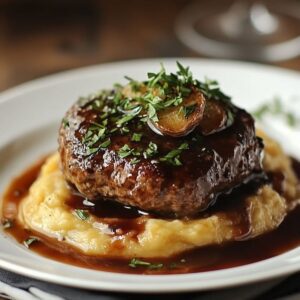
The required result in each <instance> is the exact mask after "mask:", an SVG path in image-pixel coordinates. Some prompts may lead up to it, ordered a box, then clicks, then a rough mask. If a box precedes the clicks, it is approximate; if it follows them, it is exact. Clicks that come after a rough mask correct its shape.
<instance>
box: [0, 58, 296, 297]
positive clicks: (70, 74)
mask: <svg viewBox="0 0 300 300" xmlns="http://www.w3.org/2000/svg"><path fill="white" fill-rule="evenodd" d="M176 60H179V61H184V62H190V63H192V62H197V63H204V64H219V65H226V66H228V65H234V66H235V67H237V68H238V67H242V68H248V69H249V68H250V69H254V68H255V69H256V71H259V70H264V71H274V72H276V73H278V72H280V73H281V74H282V75H283V76H287V75H288V76H297V77H299V79H300V72H298V71H295V70H288V69H283V68H280V67H277V66H266V65H262V64H259V63H250V62H243V61H232V60H223V59H201V58H194V57H181V58H154V59H153V58H148V59H132V60H124V61H117V62H108V63H104V64H97V65H92V66H86V67H81V68H75V69H71V70H67V71H62V72H59V73H55V74H52V75H47V76H44V77H41V78H37V79H34V80H31V81H28V82H25V83H22V84H20V85H17V86H15V87H11V88H9V89H7V90H5V91H2V92H1V93H0V107H1V106H2V105H5V103H6V102H7V101H10V99H13V98H15V97H17V96H20V95H22V94H24V93H28V92H31V91H36V90H38V89H43V88H46V87H49V86H51V85H55V84H58V83H62V82H63V81H70V80H73V79H75V78H78V77H79V76H82V75H83V76H84V75H92V74H94V73H98V72H102V71H103V70H104V69H107V68H119V67H122V66H123V67H124V66H126V65H129V64H133V65H134V66H136V65H140V64H143V63H145V62H146V63H148V64H149V63H153V65H157V64H158V63H159V62H161V61H163V62H165V63H166V64H170V63H174V62H175V61H176ZM293 250H294V249H293ZM293 250H291V251H293ZM291 251H288V252H285V253H283V254H281V255H279V256H276V257H272V258H269V259H267V260H263V261H262V262H265V261H270V260H273V259H278V258H279V257H282V256H284V255H286V254H289V253H290V252H291ZM43 258H44V259H47V260H50V259H48V258H45V257H43ZM262 262H256V263H252V264H250V265H244V266H241V267H236V268H232V269H225V270H219V271H210V272H203V273H192V274H176V275H132V274H120V273H111V272H108V273H109V274H114V275H117V276H126V277H128V278H131V279H132V282H131V283H128V282H125V283H124V282H122V283H120V282H115V281H111V282H106V281H101V279H100V280H99V281H98V280H94V281H88V280H86V281H82V279H75V280H74V278H71V277H69V278H67V279H66V277H65V276H63V275H58V274H50V273H48V272H45V271H38V270H33V271H32V270H31V273H30V274H28V268H26V267H24V266H20V265H19V264H17V263H13V262H9V261H5V260H3V259H1V258H0V267H1V268H3V269H6V270H8V271H12V272H15V273H18V274H21V275H24V276H27V277H31V278H35V279H39V280H43V281H47V282H52V283H56V284H60V285H66V286H70V287H77V288H78V287H80V288H83V287H84V288H85V289H92V290H105V291H120V292H131V293H149V292H151V293H170V292H176V293H177V292H187V291H204V290H209V289H214V290H216V289H221V288H224V287H233V286H238V285H244V284H250V283H255V282H259V281H264V280H270V279H274V278H278V277H281V276H285V275H287V274H290V273H292V272H294V271H297V270H299V269H300V260H299V261H298V262H297V261H296V262H295V263H293V264H287V265H285V266H284V267H281V268H280V267H276V269H275V270H273V271H272V274H269V275H265V273H268V272H269V273H270V271H265V272H259V274H246V275H243V276H241V277H240V278H239V280H238V281H233V280H232V279H230V278H223V279H222V280H223V282H225V283H223V284H221V283H219V284H215V283H214V284H208V285H207V286H200V287H199V285H198V286H197V284H199V283H197V282H196V280H195V279H196V278H193V277H197V275H199V274H204V273H213V272H214V273H215V272H226V271H228V270H233V269H241V268H248V267H249V266H254V265H256V264H261V263H262ZM59 264H62V263H59ZM62 265H63V264H62ZM73 267H74V268H78V267H75V266H73ZM95 272H98V271H95ZM105 273H107V272H105ZM141 276H142V277H143V278H150V279H151V278H155V279H157V280H156V282H154V283H149V282H148V283H147V279H146V281H145V282H144V283H139V285H138V286H137V285H135V284H136V283H135V282H134V279H136V278H137V277H138V278H141ZM174 277H180V278H183V277H185V278H186V277H188V278H189V277H191V282H187V281H185V282H184V285H180V286H179V285H177V286H174V283H173V284H172V283H169V284H168V283H166V282H165V281H166V280H165V279H168V278H170V279H171V278H172V279H173V278H174ZM160 278H165V279H164V280H163V282H161V283H160V282H158V281H159V279H160ZM192 279H194V280H192ZM218 281H221V280H220V279H218ZM83 282H84V286H83ZM158 286H159V290H156V289H155V288H157V287H158Z"/></svg>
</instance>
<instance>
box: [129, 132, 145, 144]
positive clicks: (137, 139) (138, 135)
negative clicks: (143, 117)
mask: <svg viewBox="0 0 300 300" xmlns="http://www.w3.org/2000/svg"><path fill="white" fill-rule="evenodd" d="M142 136H143V134H142V133H134V134H133V135H132V137H131V140H132V141H133V142H140V141H141V139H142Z"/></svg>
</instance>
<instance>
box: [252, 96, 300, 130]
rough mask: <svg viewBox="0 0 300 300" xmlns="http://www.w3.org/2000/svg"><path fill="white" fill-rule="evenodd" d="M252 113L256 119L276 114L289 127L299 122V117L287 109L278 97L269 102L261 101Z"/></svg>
mask: <svg viewBox="0 0 300 300" xmlns="http://www.w3.org/2000/svg"><path fill="white" fill-rule="evenodd" d="M252 115H253V116H254V117H255V118H256V119H258V120H262V119H263V118H264V117H265V116H266V115H273V116H278V117H281V118H283V120H285V122H286V123H287V124H288V125H289V126H290V127H295V126H297V125H299V124H300V118H299V117H297V116H296V115H295V114H294V113H293V112H292V111H290V110H287V109H286V108H285V106H284V105H283V103H282V101H281V100H280V98H278V97H274V99H273V100H272V101H270V102H266V103H263V104H262V105H261V106H259V107H258V108H257V109H256V110H255V111H253V112H252Z"/></svg>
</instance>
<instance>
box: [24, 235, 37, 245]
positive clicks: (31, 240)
mask: <svg viewBox="0 0 300 300" xmlns="http://www.w3.org/2000/svg"><path fill="white" fill-rule="evenodd" d="M38 241H39V239H38V238H37V237H35V236H30V237H29V238H27V239H26V240H25V241H24V242H23V244H24V246H25V247H26V248H29V247H30V246H31V245H32V244H33V243H36V242H38Z"/></svg>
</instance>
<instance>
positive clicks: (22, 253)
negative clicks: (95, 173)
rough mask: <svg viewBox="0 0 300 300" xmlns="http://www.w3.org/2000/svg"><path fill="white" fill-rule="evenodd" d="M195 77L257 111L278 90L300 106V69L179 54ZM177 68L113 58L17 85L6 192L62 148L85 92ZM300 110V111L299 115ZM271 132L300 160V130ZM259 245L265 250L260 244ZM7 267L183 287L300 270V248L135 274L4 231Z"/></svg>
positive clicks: (103, 285)
mask: <svg viewBox="0 0 300 300" xmlns="http://www.w3.org/2000/svg"><path fill="white" fill-rule="evenodd" d="M179 60H180V61H181V62H182V63H183V64H184V65H188V66H190V67H191V69H192V71H193V73H194V75H195V77H197V78H199V79H203V78H204V76H208V77H209V78H213V79H217V80H218V81H219V82H220V84H221V87H222V89H223V90H224V91H225V92H226V93H227V94H229V95H232V97H233V101H234V102H235V103H236V104H238V105H239V106H241V107H245V108H247V109H253V108H255V107H256V106H257V105H259V104H261V103H262V102H264V101H265V100H267V99H270V98H272V97H273V96H274V95H279V96H281V97H282V98H283V100H284V101H286V102H287V105H288V103H290V105H291V107H292V108H293V110H294V112H297V111H298V113H299V112H300V75H299V73H296V72H291V71H285V70H281V69H278V68H272V67H264V66H260V65H255V64H246V63H238V62H228V61H227V62H226V61H218V60H200V59H179ZM161 61H162V62H164V65H165V67H166V68H167V70H172V71H175V69H176V65H175V59H160V60H140V61H128V62H121V63H113V64H105V65H101V66H94V67H89V68H84V69H80V70H75V71H69V72H64V73H61V74H58V75H54V76H49V77H46V78H43V79H39V80H35V81H32V82H30V83H27V84H24V85H21V86H19V87H16V88H13V89H11V90H9V91H6V92H4V93H2V95H1V96H0V178H1V180H0V192H3V190H4V188H5V186H7V184H8V183H9V182H10V180H11V178H12V177H13V176H15V175H17V174H19V172H21V171H22V170H23V169H24V168H26V167H27V166H29V165H31V164H32V163H33V162H34V161H35V160H36V159H37V158H38V157H40V156H41V155H43V154H46V153H49V152H50V151H52V150H54V149H56V147H57V142H56V140H57V128H58V124H59V122H60V120H61V119H62V116H63V114H64V112H65V111H66V110H67V109H68V107H69V106H70V105H71V104H72V103H73V102H74V101H75V100H76V99H77V98H78V97H79V96H81V95H86V94H89V93H90V92H93V91H96V90H98V89H101V88H105V87H106V88H107V87H111V86H112V84H113V83H115V82H124V79H123V76H124V75H128V76H131V77H133V78H138V79H143V78H145V74H146V72H148V71H157V70H158V69H159V68H160V66H159V63H160V62H161ZM298 115H300V113H299V114H298ZM266 126H267V127H266V128H267V129H269V132H270V133H271V134H273V135H275V137H277V138H278V139H279V140H280V141H281V142H283V145H284V147H285V149H286V150H287V151H288V152H290V153H291V154H293V155H295V156H297V155H298V158H300V156H299V155H300V151H299V150H300V133H299V131H298V132H297V131H296V130H291V129H289V128H288V127H287V126H285V125H284V124H283V123H281V122H278V121H274V120H272V119H269V120H268V121H267V125H266ZM257 251H259V249H257ZM0 267H1V268H4V269H7V270H11V271H13V272H17V273H20V274H24V275H27V276H30V277H34V278H37V279H41V280H45V281H49V282H55V283H59V284H63V285H69V286H74V287H82V288H87V289H99V290H110V291H130V292H167V291H169V292H178V291H194V290H206V289H214V288H222V287H228V286H235V285H240V284H245V283H251V282H254V281H259V280H265V279H271V278H274V277H278V276H282V275H285V274H288V273H291V272H294V271H298V270H300V248H297V249H294V250H292V251H289V252H287V253H285V254H282V255H279V256H277V257H274V258H271V259H267V260H265V261H262V262H258V263H253V264H249V265H245V266H241V267H237V268H232V269H227V270H220V271H212V272H204V273H194V274H186V275H156V276H155V275H152V276H141V275H128V274H116V273H109V272H100V271H93V270H88V269H83V268H78V267H74V266H70V265H65V264H62V263H59V262H55V261H52V260H49V259H46V258H44V257H41V256H39V255H37V254H35V253H33V252H30V251H29V250H27V249H25V247H23V246H22V245H19V244H17V243H16V242H15V241H14V240H13V239H12V238H9V237H7V236H5V234H4V233H3V232H0Z"/></svg>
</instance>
